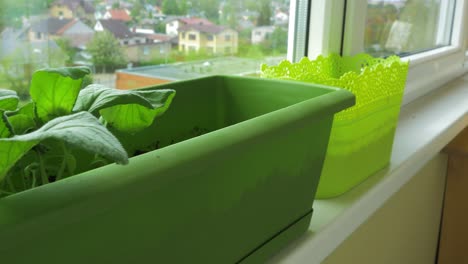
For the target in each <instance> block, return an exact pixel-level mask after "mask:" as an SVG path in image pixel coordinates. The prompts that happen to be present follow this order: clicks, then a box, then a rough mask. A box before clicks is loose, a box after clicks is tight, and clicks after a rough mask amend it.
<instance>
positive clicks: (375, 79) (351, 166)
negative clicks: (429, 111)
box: [262, 54, 409, 199]
mask: <svg viewBox="0 0 468 264" xmlns="http://www.w3.org/2000/svg"><path fill="white" fill-rule="evenodd" d="M408 66H409V64H408V62H405V61H402V60H401V59H400V58H399V57H396V56H390V57H388V58H385V59H384V58H374V57H372V56H371V55H368V54H357V55H354V56H339V55H337V54H331V55H328V56H318V57H317V58H316V59H315V60H309V59H308V58H303V59H302V60H301V61H299V62H297V63H291V62H289V61H283V62H281V63H280V64H279V65H277V66H266V65H265V66H262V76H263V77H267V78H280V79H289V80H296V81H304V82H309V83H319V84H324V85H331V86H334V87H340V88H343V89H346V90H348V91H351V92H352V93H353V94H354V95H355V96H356V105H355V106H353V107H350V108H347V109H345V110H343V111H341V112H339V113H337V114H336V115H335V118H334V120H333V126H332V130H331V134H330V142H329V144H328V150H327V154H326V156H325V162H324V165H323V170H322V175H321V176H320V183H319V186H318V188H317V194H316V198H318V199H325V198H332V197H336V196H339V195H342V194H343V193H346V192H347V191H349V190H351V189H352V188H354V187H355V186H357V185H358V184H359V183H361V182H363V181H364V180H366V179H367V178H368V177H369V176H371V175H373V174H375V173H376V172H377V171H379V170H381V169H383V168H385V167H386V166H387V165H388V164H389V163H390V157H391V153H392V146H393V140H394V135H395V131H396V126H397V124H398V116H399V113H400V106H401V100H402V98H403V92H404V88H405V82H406V76H407V73H408Z"/></svg>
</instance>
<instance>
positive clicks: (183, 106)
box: [0, 76, 354, 264]
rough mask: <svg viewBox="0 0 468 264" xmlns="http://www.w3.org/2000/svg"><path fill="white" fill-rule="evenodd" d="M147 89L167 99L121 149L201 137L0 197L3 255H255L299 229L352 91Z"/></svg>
mask: <svg viewBox="0 0 468 264" xmlns="http://www.w3.org/2000/svg"><path fill="white" fill-rule="evenodd" d="M157 88H158V89H159V88H161V89H162V88H171V89H175V90H176V91H177V95H176V98H175V99H174V101H173V104H172V105H171V107H170V109H169V110H168V112H167V113H166V114H165V115H164V116H162V117H161V118H160V119H158V122H157V123H156V124H154V127H153V130H152V131H151V132H150V133H146V134H137V135H134V136H132V138H133V141H132V142H133V144H132V145H131V146H126V147H127V148H129V149H130V148H133V149H138V148H139V147H140V146H139V145H140V141H143V140H142V139H144V138H148V137H149V138H151V139H152V140H153V142H158V144H159V145H160V146H165V145H168V144H170V142H171V141H175V142H179V141H180V140H183V139H184V138H187V137H189V136H190V135H191V133H193V132H194V131H205V132H206V133H205V134H203V135H201V136H198V137H195V138H192V139H188V140H185V141H182V142H179V143H175V144H172V145H169V146H166V147H163V148H161V149H158V150H155V151H152V152H149V153H146V154H143V155H140V156H137V157H134V158H132V159H130V164H129V165H127V166H118V165H109V166H105V167H102V168H99V169H96V170H93V171H88V172H86V173H83V174H80V175H76V176H73V177H70V178H67V179H64V180H61V181H59V182H56V183H52V184H49V185H45V186H42V187H39V188H36V189H32V190H30V191H26V192H23V193H19V194H16V195H12V196H9V197H6V198H4V199H1V200H0V215H1V217H0V241H1V245H2V246H1V247H0V260H1V261H2V263H67V264H73V263H80V264H81V263H236V262H245V263H249V262H254V263H262V262H263V261H264V260H265V259H266V258H267V257H268V256H269V255H271V254H272V253H273V252H275V251H277V250H278V249H279V248H280V247H282V246H283V245H284V244H285V243H287V242H288V241H290V240H291V239H293V238H294V237H296V236H298V235H299V234H301V233H302V232H304V231H305V230H306V229H307V227H308V225H309V221H310V218H311V214H312V201H313V197H314V192H315V189H316V186H317V184H318V179H319V176H320V171H321V169H322V164H323V160H324V155H325V152H326V147H327V142H328V137H329V133H330V128H331V123H332V119H333V114H334V113H336V112H338V111H340V110H342V109H343V108H345V107H347V106H350V105H352V104H353V102H354V97H353V95H352V94H351V93H349V92H346V91H343V90H338V89H333V88H327V87H323V86H319V85H310V84H303V83H298V82H285V81H276V80H264V79H254V78H242V77H222V76H218V77H209V78H202V79H196V80H190V81H184V82H177V83H171V84H166V85H161V86H158V87H157ZM150 89H155V88H150Z"/></svg>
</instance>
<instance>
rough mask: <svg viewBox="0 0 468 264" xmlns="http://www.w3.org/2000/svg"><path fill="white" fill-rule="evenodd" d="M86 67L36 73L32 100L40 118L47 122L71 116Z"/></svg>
mask: <svg viewBox="0 0 468 264" xmlns="http://www.w3.org/2000/svg"><path fill="white" fill-rule="evenodd" d="M89 73H90V71H89V69H88V68H86V67H69V68H57V69H44V70H39V71H36V72H35V73H34V75H33V77H32V81H31V90H30V94H31V98H32V100H33V101H34V103H35V105H36V113H37V116H38V118H39V119H40V120H41V121H43V122H47V121H49V120H51V119H53V118H55V117H59V116H63V115H67V114H70V113H71V111H72V109H73V105H74V104H75V101H76V98H77V96H78V93H79V91H80V88H81V83H82V81H83V77H84V76H85V75H87V74H89Z"/></svg>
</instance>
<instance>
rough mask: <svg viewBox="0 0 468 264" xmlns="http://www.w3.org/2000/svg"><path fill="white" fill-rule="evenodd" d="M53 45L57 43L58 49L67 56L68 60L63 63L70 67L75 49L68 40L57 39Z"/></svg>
mask: <svg viewBox="0 0 468 264" xmlns="http://www.w3.org/2000/svg"><path fill="white" fill-rule="evenodd" d="M55 43H57V45H58V46H59V47H60V49H61V50H62V51H63V52H64V53H65V54H66V55H67V56H68V59H67V60H66V61H65V63H66V65H72V64H73V58H74V57H75V55H76V49H75V48H74V47H72V45H71V41H70V39H68V38H59V39H57V40H55Z"/></svg>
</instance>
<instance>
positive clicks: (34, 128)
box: [0, 67, 175, 195]
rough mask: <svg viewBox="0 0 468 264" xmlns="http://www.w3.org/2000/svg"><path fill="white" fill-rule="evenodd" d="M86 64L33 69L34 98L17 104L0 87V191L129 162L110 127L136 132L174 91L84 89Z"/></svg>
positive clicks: (165, 105)
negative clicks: (109, 164)
mask: <svg viewBox="0 0 468 264" xmlns="http://www.w3.org/2000/svg"><path fill="white" fill-rule="evenodd" d="M89 73H90V71H89V69H88V68H86V67H70V68H57V69H44V70H39V71H37V72H35V73H34V75H33V77H32V81H31V87H30V94H31V99H32V101H31V102H29V103H26V104H24V105H22V106H21V107H19V106H18V104H19V98H18V95H17V94H16V92H15V91H10V90H4V89H0V117H1V118H0V195H8V194H12V193H16V192H19V191H22V190H26V189H29V188H33V187H35V186H39V185H43V184H47V183H49V182H52V181H56V180H60V179H62V178H65V177H68V176H71V175H74V174H76V173H79V172H82V171H86V170H88V169H92V168H95V167H97V166H100V165H104V164H108V163H109V162H116V163H118V164H126V163H128V154H127V152H126V151H125V149H124V148H123V147H122V145H121V143H120V142H119V139H118V138H117V137H116V136H114V135H113V134H112V133H111V132H110V130H109V129H108V128H112V129H113V130H116V131H119V132H122V133H136V132H138V131H141V130H143V129H145V128H147V127H149V126H150V125H151V124H152V123H153V121H154V119H155V118H156V117H158V116H159V115H162V114H163V113H164V112H165V111H166V110H167V109H168V107H169V105H170V103H171V102H172V99H173V97H174V96H175V91H174V90H169V89H167V90H163V89H150V90H144V91H137V90H129V91H122V90H116V89H111V88H108V87H105V86H102V85H98V84H91V85H88V86H87V87H85V88H83V89H81V87H82V82H83V79H84V78H85V77H86V76H87V75H88V74H89Z"/></svg>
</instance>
